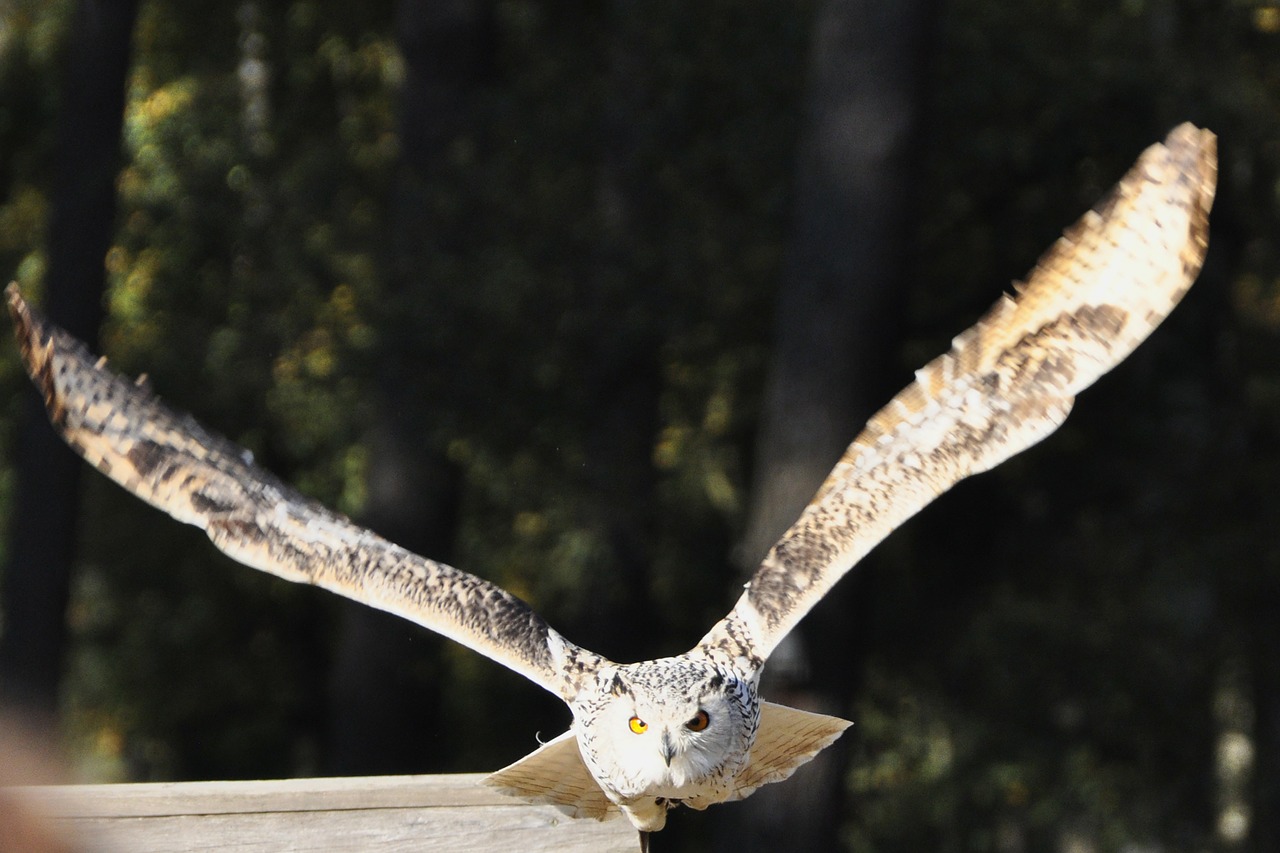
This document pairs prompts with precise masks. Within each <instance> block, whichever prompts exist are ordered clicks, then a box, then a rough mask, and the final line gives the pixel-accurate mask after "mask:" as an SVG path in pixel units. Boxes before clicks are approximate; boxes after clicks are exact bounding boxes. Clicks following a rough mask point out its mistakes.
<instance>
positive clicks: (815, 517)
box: [697, 124, 1217, 666]
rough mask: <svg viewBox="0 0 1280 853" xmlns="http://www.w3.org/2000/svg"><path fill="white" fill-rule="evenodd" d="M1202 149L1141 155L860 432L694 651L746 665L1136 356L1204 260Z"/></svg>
mask: <svg viewBox="0 0 1280 853" xmlns="http://www.w3.org/2000/svg"><path fill="white" fill-rule="evenodd" d="M1216 180H1217V153H1216V140H1215V137H1214V135H1213V134H1212V133H1210V132H1209V131H1207V130H1200V129H1198V128H1196V127H1193V126H1192V125H1190V124H1183V125H1181V126H1179V127H1177V128H1175V129H1174V130H1173V131H1172V132H1171V133H1170V134H1169V136H1168V137H1167V138H1166V139H1165V141H1164V144H1156V145H1153V146H1151V147H1150V148H1148V149H1147V150H1146V151H1145V152H1143V154H1142V156H1141V157H1139V158H1138V161H1137V163H1136V164H1135V165H1134V166H1133V168H1132V169H1130V170H1129V172H1128V174H1126V175H1125V176H1124V178H1123V179H1121V181H1120V183H1119V184H1117V185H1116V187H1115V188H1114V189H1113V190H1112V191H1111V193H1110V194H1109V195H1108V196H1107V197H1106V198H1105V199H1103V201H1102V202H1100V203H1099V205H1098V206H1097V207H1096V208H1095V209H1094V210H1091V211H1089V212H1088V213H1086V214H1085V215H1084V217H1083V218H1081V219H1080V221H1079V222H1077V223H1076V224H1075V226H1073V227H1072V228H1070V229H1068V230H1067V232H1066V233H1065V234H1064V236H1063V237H1062V238H1061V239H1059V240H1058V241H1057V242H1056V243H1055V244H1054V245H1053V246H1052V247H1051V248H1050V249H1049V251H1048V252H1047V253H1046V254H1045V255H1044V256H1043V257H1042V258H1041V259H1040V261H1039V263H1038V264H1037V265H1036V268H1035V269H1034V270H1032V272H1031V275H1030V276H1028V278H1027V281H1026V283H1025V284H1023V283H1019V284H1016V285H1015V288H1014V289H1015V291H1016V295H1014V296H1008V295H1005V296H1004V297H1002V298H1001V299H1000V300H999V301H998V302H997V303H996V304H995V305H994V306H993V307H992V308H991V310H990V311H988V312H987V314H986V315H985V316H983V317H982V319H981V320H979V321H978V323H977V325H975V326H973V328H971V329H969V330H968V331H966V332H964V333H963V334H961V335H960V336H959V337H957V338H955V340H953V341H952V346H951V351H950V352H948V353H946V354H944V355H942V356H940V357H938V358H936V359H934V360H933V361H931V362H930V363H929V364H927V365H925V366H924V368H922V369H921V370H919V371H917V372H916V377H915V381H914V382H912V383H911V384H910V385H908V386H907V387H906V388H905V389H904V390H903V391H902V392H900V393H899V394H898V395H897V396H896V397H894V398H893V400H891V401H890V402H889V404H888V405H887V406H885V407H884V408H883V409H881V410H880V411H879V412H878V413H877V414H876V415H875V416H874V417H872V418H871V420H870V422H869V423H868V424H867V426H866V428H865V429H864V430H863V431H862V434H861V435H859V436H858V437H857V439H855V440H854V442H853V444H852V445H851V446H850V447H849V449H848V450H847V451H846V452H845V454H844V456H843V457H842V458H841V459H840V461H839V462H838V463H837V464H836V466H835V469H834V470H833V471H832V472H831V474H830V475H829V476H828V477H827V480H826V482H825V483H823V484H822V487H821V488H820V489H819V490H818V493H817V495H816V496H815V497H814V499H813V501H812V502H811V503H810V504H809V506H808V507H806V508H805V510H804V512H803V514H802V515H801V516H800V518H799V520H797V521H796V523H795V524H793V525H792V526H791V528H790V529H789V530H787V532H786V533H785V534H783V536H782V538H781V539H780V540H779V541H778V542H777V544H775V545H774V546H773V548H772V549H770V551H769V553H768V554H767V555H766V556H765V558H764V561H763V562H762V563H761V565H760V567H759V568H758V569H757V570H756V572H755V574H754V575H753V576H752V578H751V580H750V582H749V583H748V584H747V589H746V592H745V593H743V595H742V597H741V598H739V599H738V602H737V604H736V605H735V606H734V608H733V610H732V611H731V612H730V613H729V615H728V616H726V617H725V618H724V619H723V620H721V622H720V623H718V624H717V625H716V626H715V627H714V628H712V630H711V631H710V633H708V634H707V636H706V637H704V638H703V640H702V642H701V643H700V644H699V646H698V647H697V648H698V649H700V650H702V651H703V652H705V653H707V654H711V655H715V656H727V657H730V658H739V659H743V660H745V661H746V662H747V664H748V665H753V666H759V665H760V664H762V663H763V661H764V660H765V659H766V658H768V656H769V654H770V652H772V651H773V649H774V648H775V647H776V646H777V644H778V642H779V641H781V640H782V638H783V637H784V636H786V634H787V632H789V631H790V630H791V629H792V628H793V627H794V626H795V624H796V623H797V622H798V621H800V619H801V618H802V617H803V616H804V615H805V614H806V613H807V612H809V609H810V608H811V607H813V606H814V604H816V603H817V602H818V601H819V600H820V599H821V598H822V596H823V595H824V594H826V592H827V590H829V589H830V588H831V587H832V586H833V585H834V584H835V583H836V581H838V580H839V579H840V578H841V577H843V576H844V574H845V573H846V572H848V571H849V569H851V568H852V567H853V566H854V564H855V563H857V562H858V560H860V559H861V558H862V557H863V556H864V555H865V554H866V553H867V552H868V551H870V550H871V549H872V548H873V547H874V546H875V545H876V544H878V543H879V542H880V541H881V540H882V539H884V538H885V537H886V536H888V535H889V533H891V532H892V531H893V530H894V529H896V528H897V527H898V526H899V525H900V524H902V523H903V522H904V521H906V520H907V519H908V518H910V517H911V516H912V515H914V514H915V513H917V512H918V511H920V510H921V509H922V508H923V507H924V506H926V505H927V504H928V503H929V502H930V501H932V500H933V499H934V498H936V497H937V496H938V495H940V494H942V493H943V492H945V491H946V490H947V489H949V488H951V486H953V485H954V484H955V483H956V482H958V481H959V480H961V479H963V478H964V477H967V476H969V475H970V474H976V473H979V472H981V471H986V470H988V469H990V468H993V467H994V466H996V465H998V464H999V463H1001V462H1003V461H1004V460H1005V459H1008V458H1009V457H1010V456H1013V455H1014V454H1016V453H1018V452H1020V451H1022V450H1025V449H1026V448H1028V447H1030V446H1031V445H1033V444H1035V443H1036V442H1038V441H1040V440H1041V439H1043V438H1045V437H1046V436H1048V435H1049V434H1050V433H1052V432H1053V431H1054V430H1055V429H1057V428H1058V426H1059V425H1060V424H1061V423H1062V421H1063V420H1064V419H1065V418H1066V416H1067V413H1068V412H1069V411H1070V410H1071V405H1072V403H1073V402H1074V400H1075V395H1076V394H1077V393H1079V392H1080V391H1081V390H1083V389H1085V388H1087V387H1088V386H1089V385H1091V384H1092V383H1093V382H1094V381H1095V380H1097V379H1098V377H1100V376H1101V375H1102V374H1103V373H1105V372H1107V371H1108V370H1110V369H1111V368H1112V367H1114V366H1115V365H1116V364H1118V363H1119V362H1120V361H1121V360H1122V359H1124V358H1125V356H1127V355H1128V354H1129V353H1130V352H1132V351H1133V349H1134V347H1136V346H1137V345H1138V344H1139V343H1141V342H1142V341H1143V340H1144V339H1145V338H1146V337H1147V335H1148V334H1150V333H1151V331H1152V330H1153V329H1155V327H1156V326H1157V325H1159V323H1160V321H1161V320H1163V319H1164V318H1165V316H1166V315H1167V314H1168V313H1169V311H1171V310H1172V309H1173V307H1174V305H1176V304H1177V303H1178V300H1179V299H1181V298H1182V295H1183V294H1184V293H1186V291H1187V289H1188V288H1189V287H1190V286H1191V283H1192V282H1193V281H1194V280H1195V277H1196V275H1197V274H1198V273H1199V271H1200V266H1201V263H1202V262H1203V260H1204V254H1205V250H1206V249H1207V248H1208V216H1209V208H1210V207H1211V205H1212V203H1213V194H1214V188H1215V185H1216Z"/></svg>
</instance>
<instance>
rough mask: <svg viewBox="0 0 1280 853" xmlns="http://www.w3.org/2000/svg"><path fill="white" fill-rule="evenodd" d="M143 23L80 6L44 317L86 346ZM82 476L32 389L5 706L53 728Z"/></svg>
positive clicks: (12, 571)
mask: <svg viewBox="0 0 1280 853" xmlns="http://www.w3.org/2000/svg"><path fill="white" fill-rule="evenodd" d="M136 17H137V3H136V0H80V2H79V3H78V4H77V6H76V12H75V16H74V18H73V20H72V25H71V33H70V38H69V40H68V44H67V65H66V66H65V71H64V75H65V76H64V78H63V83H62V103H61V115H60V124H59V128H58V136H57V141H56V143H55V144H56V148H55V151H54V163H55V168H56V174H57V178H56V180H55V184H54V188H53V206H52V220H51V222H50V225H49V247H48V253H49V266H48V275H47V278H46V280H45V294H44V306H43V307H44V310H45V312H46V313H47V315H48V316H49V318H50V319H51V320H52V321H53V322H55V323H57V324H58V325H60V326H63V327H64V328H66V329H67V330H68V331H70V332H71V333H72V334H73V335H75V336H76V337H78V338H80V339H82V340H86V341H93V340H95V339H96V338H97V333H98V325H99V322H100V320H101V316H102V292H103V289H104V279H105V269H104V266H103V259H104V258H105V256H106V253H107V248H108V247H109V246H110V244H111V235H112V229H113V226H114V221H115V211H116V194H115V179H116V173H117V172H118V170H119V166H120V133H121V127H122V124H123V121H124V100H125V79H126V77H127V74H128V70H129V60H130V45H131V38H132V33H133V27H134V21H135V19H136ZM81 470H82V468H81V465H80V460H79V459H77V458H76V456H75V455H74V454H73V453H72V452H71V451H70V450H69V449H68V448H67V447H66V445H64V444H63V443H62V441H61V439H59V438H58V437H57V436H56V435H55V434H54V432H53V430H52V429H51V428H50V427H49V423H48V420H47V418H46V415H45V412H44V406H43V405H42V404H41V403H40V401H39V399H38V397H37V395H36V393H35V391H34V389H32V390H31V391H30V393H28V395H27V397H26V400H25V401H24V404H23V409H22V413H21V417H20V421H19V425H18V435H17V454H16V463H15V476H16V479H17V487H16V496H15V500H14V514H13V520H12V531H13V533H12V538H11V540H10V546H9V547H10V550H9V565H8V567H7V569H6V571H5V573H4V595H3V607H4V613H3V619H0V626H2V627H3V629H4V634H3V636H2V637H0V698H3V699H4V700H7V701H10V702H13V703H15V704H18V705H21V706H25V707H26V709H27V710H28V711H30V712H31V713H33V714H35V715H37V716H40V717H44V718H45V719H46V721H51V720H52V718H53V715H54V712H55V711H56V708H57V700H58V686H59V682H60V679H61V675H62V666H63V653H64V648H65V646H66V624H65V619H64V615H65V612H66V608H67V599H68V596H69V590H70V585H71V563H72V560H73V557H74V552H75V540H76V519H77V511H78V491H79V489H78V486H79V482H80V472H81Z"/></svg>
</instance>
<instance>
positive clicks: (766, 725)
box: [485, 656, 849, 832]
mask: <svg viewBox="0 0 1280 853" xmlns="http://www.w3.org/2000/svg"><path fill="white" fill-rule="evenodd" d="M572 708H573V713H574V722H573V728H572V729H571V730H570V731H569V732H566V733H565V734H564V735H562V736H561V737H559V738H556V739H555V740H553V741H551V742H550V743H547V744H545V745H544V746H542V748H540V749H539V750H537V751H536V752H534V753H532V754H530V755H527V756H525V757H524V758H522V759H520V760H519V761H517V762H516V763H515V764H512V765H510V766H509V767H506V768H504V769H502V770H500V771H498V772H497V773H494V774H492V775H490V776H488V777H487V778H486V779H485V782H486V784H488V785H490V786H492V787H494V788H497V789H499V790H501V791H503V792H504V793H507V794H510V795H513V796H517V797H520V798H522V799H525V800H528V801H530V802H537V803H549V804H552V805H555V806H556V807H558V808H560V809H561V810H562V811H564V812H565V813H566V814H570V815H572V816H574V817H590V818H596V819H603V818H605V817H607V816H608V815H609V814H610V813H611V812H612V810H614V809H618V808H620V809H621V810H622V812H623V813H624V814H626V816H627V817H628V818H629V819H630V820H631V822H632V823H633V824H634V825H635V826H636V827H637V828H638V829H640V830H642V831H646V832H651V831H656V830H658V829H661V828H662V827H663V825H664V824H665V823H666V813H667V809H668V808H670V807H671V806H674V805H686V806H690V807H692V808H697V809H701V808H706V807H707V806H708V805H711V804H712V803H718V802H724V801H726V800H736V799H740V798H742V797H745V796H747V795H748V794H750V793H751V792H752V791H754V790H755V789H756V788H758V787H760V786H761V785H763V784H767V783H769V782H776V781H780V780H782V779H785V778H786V777H788V776H790V775H791V773H792V772H793V771H794V770H795V769H796V768H797V767H799V766H800V765H802V764H804V763H805V762H806V761H808V760H809V759H810V758H812V757H813V756H814V755H815V754H817V752H818V751H820V750H821V749H823V748H824V747H825V746H827V745H828V744H830V743H831V742H832V741H833V740H835V739H836V737H838V736H839V734H840V733H841V732H842V731H844V729H845V727H847V726H848V725H849V723H848V722H846V721H845V720H840V719H838V718H835V717H827V716H824V715H821V714H812V713H809V712H807V711H799V710H796V709H793V708H786V707H783V706H780V705H773V704H770V703H761V702H760V701H759V700H758V699H757V697H756V685H755V683H754V681H751V680H748V679H745V678H743V677H741V676H739V675H736V674H734V673H732V672H729V671H727V670H725V669H723V668H721V667H719V666H717V665H715V664H714V663H711V662H709V661H707V660H706V659H705V658H699V657H696V656H680V657H674V658H661V659H658V660H654V661H646V662H643V663H637V664H610V665H607V666H605V667H603V668H602V669H601V670H600V671H599V672H598V673H597V678H596V679H595V680H594V685H593V686H592V687H591V688H588V689H586V690H584V691H583V692H582V694H580V695H579V696H578V697H577V701H575V702H574V703H573V705H572Z"/></svg>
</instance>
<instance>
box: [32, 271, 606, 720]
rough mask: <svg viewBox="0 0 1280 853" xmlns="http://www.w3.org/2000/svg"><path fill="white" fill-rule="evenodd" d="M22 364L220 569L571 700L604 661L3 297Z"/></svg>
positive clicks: (123, 477)
mask: <svg viewBox="0 0 1280 853" xmlns="http://www.w3.org/2000/svg"><path fill="white" fill-rule="evenodd" d="M6 295H7V297H8V303H9V311H10V313H11V314H12V316H13V321H14V324H15V327H16V331H17V336H18V343H19V348H20V350H21V353H22V361H23V363H24V364H25V365H26V368H27V372H28V373H29V374H30V375H31V378H32V379H33V380H34V381H35V383H36V385H37V386H38V387H39V389H40V391H41V393H43V394H44V398H45V404H46V407H47V408H48V411H49V416H50V420H51V421H52V422H53V425H54V427H55V428H56V429H57V430H58V431H59V432H60V433H61V434H62V437H63V438H64V439H66V441H67V443H68V444H70V445H71V446H72V447H73V448H74V449H75V450H76V451H77V452H78V453H80V455H81V456H83V457H84V458H85V459H86V460H87V461H88V462H89V463H90V464H91V465H93V466H94V467H95V468H97V469H98V470H100V471H102V472H103V473H104V474H106V475H107V476H109V477H110V478H111V479H113V480H115V481H116V482H117V483H119V484H120V485H122V486H124V487H125V488H126V489H128V490H129V491H130V492H133V493H134V494H135V495H137V496H138V497H140V498H142V499H143V500H145V501H147V502H148V503H150V504H152V505H153V506H156V507H158V508H159V509H162V510H164V511H165V512H167V513H168V514H169V515H171V516H173V517H174V518H176V519H178V520H179V521H183V522H186V523H188V524H194V525H196V526H198V527H200V528H202V529H204V530H205V531H206V532H207V533H208V534H209V538H210V539H212V540H213V541H214V543H215V544H216V545H217V546H218V547H219V548H220V549H222V550H223V551H225V552H226V553H227V554H229V555H230V556H231V557H234V558H235V559H236V560H239V561H240V562H242V563H245V564H246V565H249V566H252V567H254V568H257V569H261V570H263V571H266V572H269V573H271V574H274V575H278V576H280V577H283V578H286V579H288V580H292V581H301V582H305V583H312V584H315V585H317V586H321V587H325V588H326V589H330V590H332V591H334V592H337V593H339V594H342V595H345V596H348V597H350V598H354V599H356V600H357V601H362V602H364V603H365V604H368V605H370V606H372V607H377V608H380V609H383V610H387V611H389V612H391V613H395V614H397V615H400V616H403V617H405V618H406V619H410V620H412V621H414V622H417V623H418V624H420V625H424V626H426V627H427V628H430V629H432V630H434V631H437V632H439V633H441V634H444V635H445V636H447V637H450V638H451V639H454V640H457V641H458V642H460V643H462V644H463V645H466V646H469V647H470V648H472V649H475V650H476V651H478V652H480V653H481V654H484V655H487V656H488V657H490V658H493V659H494V660H496V661H498V662H499V663H502V664H505V665H506V666H509V667H510V668H512V669H514V670H515V671H516V672H519V673H521V674H522V675H524V676H526V677H527V678H529V679H530V680H532V681H534V682H535V683H537V684H539V685H541V686H543V687H545V688H546V689H547V690H550V691H551V692H553V693H555V694H557V695H559V696H561V697H563V698H564V699H565V700H566V701H572V700H573V698H574V697H575V696H576V695H577V692H578V689H579V688H580V686H581V684H582V683H583V677H584V674H587V673H590V672H594V671H595V670H596V669H597V668H598V666H599V665H600V663H601V661H602V659H601V658H599V657H598V656H597V655H594V654H592V653H591V652H587V651H585V650H583V649H581V648H579V647H578V646H575V645H573V644H572V643H570V642H568V641H567V640H565V639H564V638H563V637H561V636H560V635H559V634H558V633H557V632H556V631H554V630H553V629H551V628H550V627H549V626H548V625H547V624H546V623H545V622H544V621H543V620H542V619H541V618H540V617H539V616H538V615H537V614H536V613H534V612H533V611H532V610H531V609H530V608H529V606H528V605H526V604H525V603H524V602H523V601H520V600H519V599H518V598H516V597H515V596H513V595H510V594H509V593H507V592H505V591H504V590H502V589H500V588H498V587H496V586H494V585H493V584H491V583H489V582H487V581H484V580H482V579H480V578H478V577H475V576H474V575H471V574H468V573H466V572H463V571H460V570H458V569H455V568H453V567H451V566H447V565H444V564H443V563H437V562H434V561H432V560H428V559H425V558H423V557H419V556H417V555H416V554H412V553H410V552H408V551H406V550H404V549H403V548H400V547H399V546H397V545H394V544H392V543H391V542H388V541H387V540H385V539H382V538H381V537H379V536H376V535H375V534H373V533H371V532H370V531H368V530H365V529H363V528H361V527H358V526H357V525H355V524H352V523H351V522H350V521H348V520H347V519H346V518H345V517H343V516H341V515H339V514H338V513H335V512H332V511H330V510H328V509H326V508H324V507H323V506H321V505H320V504H318V503H316V502H315V501H312V500H309V499H308V498H306V497H304V496H303V495H301V494H300V493H298V492H297V491H295V490H294V489H291V488H290V487H288V486H286V485H285V484H284V483H282V482H281V481H280V480H278V479H277V478H276V477H274V476H272V475H271V474H269V473H267V472H266V471H264V470H263V469H261V468H259V467H257V466H256V465H254V464H253V460H252V456H251V455H250V454H249V452H248V451H246V450H243V449H242V448H240V447H238V446H236V445H235V444H233V443H232V442H230V441H227V440H226V439H224V438H221V437H220V436H217V435H214V434H213V433H210V432H208V431H207V430H205V429H204V428H203V427H201V426H200V425H199V424H198V423H196V422H195V420H193V419H192V418H190V417H188V416H184V415H179V414H177V413H175V412H173V411H172V410H170V409H169V408H168V407H166V406H165V405H164V404H163V403H161V402H160V400H159V399H158V398H157V397H156V396H155V395H154V394H153V393H151V391H150V390H149V389H148V388H147V387H146V386H145V385H144V384H142V383H135V382H130V381H128V380H126V379H124V378H123V377H121V376H118V375H116V374H115V373H113V372H112V371H110V370H109V369H108V368H107V367H106V362H105V359H95V358H94V357H93V356H92V355H90V353H89V352H88V350H87V349H85V347H84V345H83V344H81V343H80V342H79V341H77V340H76V339H75V338H73V337H71V336H70V335H68V334H67V333H66V332H64V331H62V330H61V329H59V328H57V327H55V326H52V325H49V324H48V323H46V322H45V321H44V320H43V318H41V317H40V315H39V314H38V313H36V312H35V311H34V310H32V309H31V308H30V307H29V306H28V305H27V304H26V302H25V301H24V300H23V298H22V295H21V293H19V291H18V288H17V286H16V285H9V287H8V289H7V291H6Z"/></svg>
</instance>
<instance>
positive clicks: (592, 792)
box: [482, 732, 620, 820]
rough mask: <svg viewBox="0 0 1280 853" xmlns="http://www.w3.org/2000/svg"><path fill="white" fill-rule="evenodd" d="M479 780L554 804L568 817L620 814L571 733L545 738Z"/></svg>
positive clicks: (527, 798) (528, 798)
mask: <svg viewBox="0 0 1280 853" xmlns="http://www.w3.org/2000/svg"><path fill="white" fill-rule="evenodd" d="M482 781H483V782H484V784H486V785H488V786H489V787H491V788H496V789H497V790H498V791H499V792H500V793H503V794H506V795H507V796H511V797H518V798H520V799H522V800H524V801H526V802H530V803H541V804H547V805H552V806H555V807H556V808H557V809H559V810H560V811H562V812H564V813H565V814H567V815H569V816H570V817H577V818H594V819H595V820H608V819H609V818H611V817H617V816H618V815H619V814H620V812H619V811H618V807H617V806H615V805H614V804H613V803H612V802H610V801H609V798H608V797H606V796H605V795H604V791H602V790H600V786H599V785H597V784H596V780H595V779H593V778H591V773H590V771H588V770H587V765H585V764H583V763H582V753H580V752H578V741H577V739H576V738H574V736H573V732H565V733H564V734H562V735H560V737H558V738H556V739H555V740H553V741H548V742H547V743H545V744H543V745H542V746H540V747H539V748H538V749H536V750H535V751H533V752H531V753H529V754H528V755H526V756H525V757H524V758H522V759H520V760H519V761H517V762H516V763H515V764H511V765H509V766H507V767H504V768H502V769H501V770H499V771H497V772H496V773H490V774H489V775H488V776H486V777H485V778H484V779H483V780H482Z"/></svg>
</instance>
